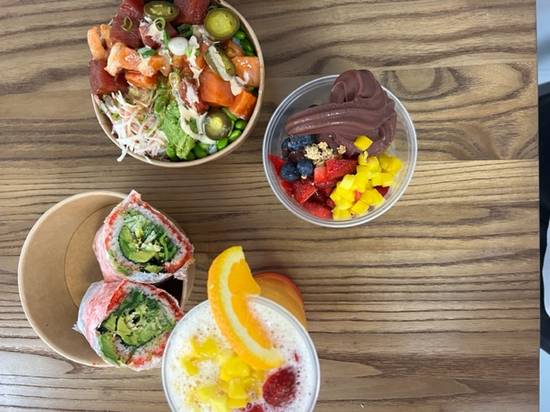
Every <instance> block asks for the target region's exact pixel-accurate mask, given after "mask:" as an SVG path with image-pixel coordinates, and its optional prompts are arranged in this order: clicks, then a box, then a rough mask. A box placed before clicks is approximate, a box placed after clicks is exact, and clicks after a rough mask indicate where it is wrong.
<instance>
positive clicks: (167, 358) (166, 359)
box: [162, 297, 321, 412]
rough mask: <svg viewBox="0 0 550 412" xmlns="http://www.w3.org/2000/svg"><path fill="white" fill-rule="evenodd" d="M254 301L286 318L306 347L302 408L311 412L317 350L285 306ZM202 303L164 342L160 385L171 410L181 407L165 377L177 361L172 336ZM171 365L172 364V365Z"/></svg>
mask: <svg viewBox="0 0 550 412" xmlns="http://www.w3.org/2000/svg"><path fill="white" fill-rule="evenodd" d="M253 299H254V302H255V303H258V304H259V307H262V306H265V307H267V308H269V309H271V310H273V311H275V312H276V313H278V314H280V315H281V316H282V317H283V318H284V319H286V320H288V324H289V326H290V327H291V328H292V329H294V330H296V331H297V332H298V334H299V336H300V337H301V339H302V341H303V343H304V344H305V347H306V348H307V356H308V359H307V364H308V366H309V369H308V372H310V373H311V374H312V376H311V380H310V382H311V383H312V385H311V386H312V387H311V389H312V390H311V392H310V396H308V398H307V399H305V401H306V402H305V404H306V405H307V406H305V408H304V409H303V412H313V411H314V410H315V404H316V403H317V398H318V396H319V389H320V386H321V368H320V365H319V357H318V355H317V351H316V350H315V346H314V345H313V341H312V340H311V338H310V336H309V334H308V332H307V331H306V330H305V328H304V327H303V326H302V325H301V324H300V322H299V321H298V320H297V319H296V318H295V317H294V316H293V315H292V314H291V313H290V312H288V311H287V310H286V309H285V308H283V307H282V306H280V305H279V304H277V303H275V302H273V301H271V300H269V299H266V298H262V297H255V298H253ZM204 305H209V302H208V301H204V302H202V303H200V304H199V305H197V306H195V307H194V308H193V309H191V310H190V311H188V312H187V313H186V314H185V315H184V317H183V319H181V320H180V321H179V322H178V324H177V325H176V327H175V328H174V330H173V331H172V334H171V335H170V338H169V339H168V343H167V344H166V349H165V351H164V356H163V359H162V386H163V389H164V394H165V396H166V399H167V401H168V404H169V405H170V409H171V410H172V412H178V411H180V410H181V409H179V408H178V407H177V405H175V401H174V399H173V397H172V395H171V393H172V392H173V390H174V389H173V388H172V390H171V386H172V385H173V384H174V383H175V382H169V381H168V379H167V375H168V374H167V370H168V367H169V363H170V362H178V356H179V354H178V353H176V352H175V349H174V346H175V343H174V337H177V336H178V331H179V330H183V329H184V328H186V326H187V324H186V320H187V319H190V318H192V316H193V314H194V311H197V310H199V308H202V307H203V306H204ZM172 366H173V365H172Z"/></svg>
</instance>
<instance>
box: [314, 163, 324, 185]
mask: <svg viewBox="0 0 550 412" xmlns="http://www.w3.org/2000/svg"><path fill="white" fill-rule="evenodd" d="M313 181H314V182H315V185H316V186H318V185H320V184H322V183H326V182H327V168H326V166H317V167H316V168H315V170H314V171H313Z"/></svg>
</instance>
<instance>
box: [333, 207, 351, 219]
mask: <svg viewBox="0 0 550 412" xmlns="http://www.w3.org/2000/svg"><path fill="white" fill-rule="evenodd" d="M332 218H333V219H334V220H346V219H350V218H351V212H350V211H349V210H340V209H336V208H334V209H332Z"/></svg>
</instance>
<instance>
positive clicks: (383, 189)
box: [375, 186, 390, 196]
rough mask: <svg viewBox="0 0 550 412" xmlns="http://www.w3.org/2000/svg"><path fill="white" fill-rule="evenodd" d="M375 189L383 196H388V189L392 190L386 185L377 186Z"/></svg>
mask: <svg viewBox="0 0 550 412" xmlns="http://www.w3.org/2000/svg"><path fill="white" fill-rule="evenodd" d="M375 189H376V190H378V192H379V193H380V194H381V195H382V196H386V193H388V190H390V188H389V187H384V186H375Z"/></svg>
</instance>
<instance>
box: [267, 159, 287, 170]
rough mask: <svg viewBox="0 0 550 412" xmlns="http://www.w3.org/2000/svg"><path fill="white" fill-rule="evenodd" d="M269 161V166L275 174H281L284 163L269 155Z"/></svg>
mask: <svg viewBox="0 0 550 412" xmlns="http://www.w3.org/2000/svg"><path fill="white" fill-rule="evenodd" d="M269 161H270V162H271V165H272V166H273V168H274V169H275V171H276V172H277V174H279V173H281V167H283V165H284V164H285V161H284V160H283V159H281V158H280V157H279V156H275V155H269Z"/></svg>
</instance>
